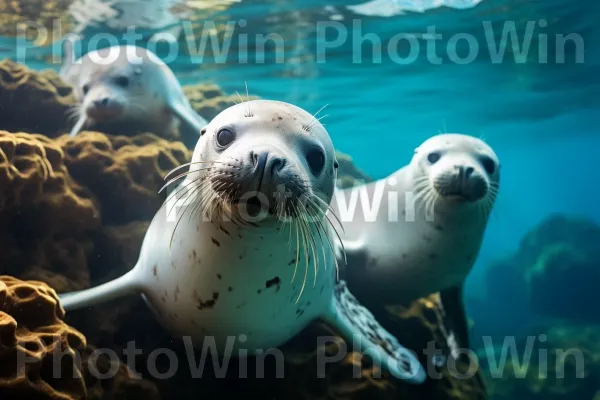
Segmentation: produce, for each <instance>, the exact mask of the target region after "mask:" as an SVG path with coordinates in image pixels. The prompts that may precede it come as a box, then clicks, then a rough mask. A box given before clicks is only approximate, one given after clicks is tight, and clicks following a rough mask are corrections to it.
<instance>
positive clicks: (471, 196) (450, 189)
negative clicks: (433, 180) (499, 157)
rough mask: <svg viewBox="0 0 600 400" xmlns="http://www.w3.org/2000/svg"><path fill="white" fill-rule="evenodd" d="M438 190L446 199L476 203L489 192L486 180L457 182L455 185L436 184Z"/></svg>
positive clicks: (455, 201) (454, 201)
mask: <svg viewBox="0 0 600 400" xmlns="http://www.w3.org/2000/svg"><path fill="white" fill-rule="evenodd" d="M434 187H435V190H436V192H437V193H438V194H439V195H440V196H441V197H442V198H443V199H444V200H446V201H449V202H453V203H475V202H477V201H479V200H481V199H483V198H484V197H485V196H486V194H487V185H486V184H485V182H477V183H473V182H457V183H455V184H453V185H441V184H436V185H434Z"/></svg>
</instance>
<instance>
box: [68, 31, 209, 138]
mask: <svg viewBox="0 0 600 400" xmlns="http://www.w3.org/2000/svg"><path fill="white" fill-rule="evenodd" d="M72 42H73V40H65V42H64V46H63V47H64V49H65V50H64V53H65V62H64V64H63V66H62V67H61V70H60V76H61V77H62V78H63V79H64V80H65V81H66V82H68V83H69V84H71V85H72V86H73V88H74V90H75V94H76V97H77V99H78V105H77V107H75V108H74V109H73V111H74V116H76V117H77V122H76V123H75V125H74V126H73V128H72V129H71V132H70V135H71V136H75V135H77V134H78V133H79V132H80V131H81V130H82V129H85V128H87V129H94V130H98V131H101V132H107V133H122V132H129V131H132V130H134V131H135V132H153V133H157V134H168V133H171V132H173V131H174V130H175V129H177V128H178V129H179V131H180V133H181V134H182V136H183V138H184V141H185V142H186V144H189V145H190V147H191V146H193V145H194V144H195V143H196V141H197V139H198V136H199V132H200V130H201V129H202V128H203V127H204V126H205V125H206V124H207V121H206V120H205V119H204V118H202V117H201V116H200V115H198V114H197V113H196V112H195V111H194V110H193V109H192V107H191V106H190V104H189V101H188V100H187V98H186V97H185V95H184V93H183V89H182V88H181V85H180V84H179V81H178V80H177V78H176V77H175V75H174V74H173V71H171V69H170V68H169V67H168V66H167V65H166V64H165V63H164V62H163V61H162V60H161V59H160V58H159V57H158V56H156V54H154V53H153V52H151V51H150V50H147V49H144V48H141V47H136V46H130V45H127V46H111V47H106V48H103V49H100V50H93V51H90V52H88V53H86V54H85V55H84V56H82V57H81V58H79V59H77V60H73V59H74V56H73V43H72Z"/></svg>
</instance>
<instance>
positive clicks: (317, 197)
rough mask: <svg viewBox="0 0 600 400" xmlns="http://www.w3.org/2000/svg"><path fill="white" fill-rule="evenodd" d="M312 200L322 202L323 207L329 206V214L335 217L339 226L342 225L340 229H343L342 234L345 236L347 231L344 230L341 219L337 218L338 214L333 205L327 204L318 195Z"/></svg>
mask: <svg viewBox="0 0 600 400" xmlns="http://www.w3.org/2000/svg"><path fill="white" fill-rule="evenodd" d="M311 199H316V200H318V201H320V202H321V204H323V205H325V206H327V210H328V211H329V213H330V214H331V215H333V217H334V218H335V219H336V221H337V222H338V224H340V228H341V229H342V233H343V234H344V235H345V234H346V231H345V230H344V224H342V221H341V220H340V218H339V217H338V216H337V214H336V213H335V211H334V209H333V207H332V206H331V205H329V204H327V202H325V200H323V199H322V198H320V197H319V196H317V195H313V196H312V197H311Z"/></svg>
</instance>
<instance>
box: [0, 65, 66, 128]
mask: <svg viewBox="0 0 600 400" xmlns="http://www.w3.org/2000/svg"><path fill="white" fill-rule="evenodd" d="M75 104H76V99H75V95H74V93H73V90H72V88H71V86H69V85H68V84H67V83H65V82H64V81H62V80H61V79H60V77H59V76H58V74H57V73H56V72H54V71H51V70H48V71H42V72H36V71H33V70H31V69H29V68H28V67H26V66H24V65H22V64H18V63H15V62H13V61H11V60H8V59H5V60H2V61H0V130H6V131H9V132H27V133H40V134H44V135H46V136H49V137H56V136H58V135H61V134H63V133H65V132H68V131H69V128H70V125H71V122H72V121H69V115H70V114H69V111H70V110H71V109H72V107H73V106H74V105H75Z"/></svg>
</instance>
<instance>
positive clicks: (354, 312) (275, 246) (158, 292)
mask: <svg viewBox="0 0 600 400" xmlns="http://www.w3.org/2000/svg"><path fill="white" fill-rule="evenodd" d="M337 165H338V164H337V161H336V159H335V153H334V148H333V145H332V142H331V140H330V138H329V135H328V133H327V131H326V130H325V128H324V127H323V126H322V125H321V124H320V123H319V122H318V120H316V119H315V118H314V117H313V116H312V115H310V114H309V113H307V112H306V111H304V110H302V109H300V108H298V107H296V106H293V105H291V104H288V103H283V102H276V101H267V100H256V101H247V102H245V103H241V104H238V105H235V106H232V107H230V108H228V109H226V110H225V111H223V112H222V113H221V114H219V115H218V116H217V117H215V118H214V119H213V120H212V121H211V122H210V124H209V125H208V126H207V127H206V128H205V129H203V130H202V136H201V138H200V140H199V141H198V143H197V145H196V147H195V150H194V154H193V158H192V161H191V162H190V163H189V165H184V166H182V167H179V168H178V169H177V170H176V171H174V172H173V175H172V179H171V180H170V182H173V183H172V184H175V182H176V181H177V180H178V179H184V180H183V182H181V183H180V184H179V185H178V186H176V189H175V191H174V192H172V194H171V195H170V196H169V198H168V199H167V201H166V203H165V205H166V206H165V207H162V208H161V209H160V211H159V212H158V213H157V214H156V215H155V217H154V219H153V220H152V223H151V224H150V226H149V228H148V231H147V232H146V235H145V238H144V241H143V244H142V248H141V252H140V256H139V260H138V262H137V264H136V265H135V267H134V268H133V269H132V270H131V271H130V272H128V273H127V274H125V275H124V276H122V277H120V278H118V279H116V280H114V281H111V282H108V283H106V284H104V285H100V286H98V287H95V288H92V289H88V290H85V291H82V292H75V293H71V294H63V295H61V297H60V298H61V303H62V305H63V307H64V308H65V309H66V310H67V311H71V310H74V309H77V308H82V307H88V306H91V305H94V304H97V303H100V302H103V301H108V300H110V299H114V298H117V297H121V296H124V295H126V294H131V293H142V294H143V297H144V299H145V300H146V302H147V303H148V305H149V306H150V308H151V309H152V310H153V311H154V313H155V314H156V316H157V318H158V319H159V320H160V321H161V323H162V325H163V326H164V327H165V328H167V329H168V330H169V331H170V332H172V333H173V334H174V335H176V336H189V337H192V338H193V340H194V342H195V344H197V345H200V344H201V343H202V342H203V341H204V340H205V339H206V338H207V337H210V338H211V340H214V341H215V344H216V346H217V348H219V349H220V350H221V351H224V349H225V348H226V346H227V345H228V344H229V345H230V346H231V349H233V350H234V351H235V350H237V349H245V350H246V351H248V354H254V353H256V352H258V351H259V350H266V349H271V348H273V347H277V346H280V345H282V344H284V343H286V342H287V341H288V340H289V339H290V338H292V337H293V336H295V335H296V334H297V333H299V332H300V331H301V330H302V329H303V328H305V327H306V326H307V325H308V324H309V323H311V322H312V321H315V320H318V319H320V320H324V321H325V322H327V323H329V324H331V325H332V326H333V327H334V328H336V329H337V330H338V331H339V332H340V334H341V335H342V336H344V337H345V338H346V339H348V340H351V341H352V342H353V343H354V344H356V345H357V346H358V347H359V349H361V350H362V351H363V352H364V353H365V354H368V355H369V356H370V357H371V358H372V359H373V361H374V362H375V363H377V364H379V365H381V366H382V367H383V368H384V369H387V370H389V371H390V372H391V374H392V375H394V376H396V377H398V378H400V379H403V380H406V381H408V382H412V383H420V382H423V381H424V379H425V372H424V369H423V368H422V366H421V365H420V364H419V362H418V360H417V358H416V357H415V356H414V355H413V354H412V353H411V352H410V351H408V350H407V349H405V348H404V347H403V346H402V345H401V344H400V343H398V341H397V340H396V339H395V338H394V337H393V336H392V335H390V334H389V333H388V332H387V331H386V330H384V329H383V328H381V326H379V325H378V323H377V321H376V320H375V318H374V317H373V315H372V314H371V313H370V312H369V311H368V310H367V309H365V308H364V307H363V306H362V305H361V304H359V303H358V301H357V300H356V298H355V297H354V296H353V295H352V294H351V293H350V292H349V291H348V289H347V287H346V285H345V283H344V282H342V281H338V280H337V273H336V270H337V268H336V266H337V263H336V257H335V251H334V238H335V236H334V235H335V232H334V231H333V228H332V225H333V224H332V223H331V221H330V220H329V219H328V216H327V210H328V209H329V208H330V202H331V198H332V195H333V192H334V182H335V179H336V177H337ZM188 167H189V168H188ZM186 168H187V169H186ZM242 336H243V340H240V338H241V337H242ZM232 338H237V340H234V341H233V342H232V340H233V339H232Z"/></svg>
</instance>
